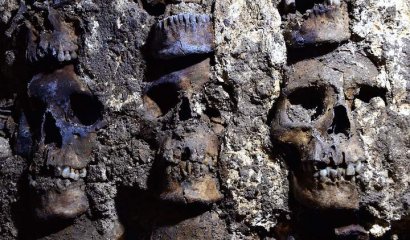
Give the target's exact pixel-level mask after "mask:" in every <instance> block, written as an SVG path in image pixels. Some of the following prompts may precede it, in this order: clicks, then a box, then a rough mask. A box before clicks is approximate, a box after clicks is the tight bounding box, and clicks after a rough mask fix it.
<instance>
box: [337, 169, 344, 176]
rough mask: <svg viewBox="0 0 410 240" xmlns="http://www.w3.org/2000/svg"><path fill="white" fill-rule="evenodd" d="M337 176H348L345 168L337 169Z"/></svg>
mask: <svg viewBox="0 0 410 240" xmlns="http://www.w3.org/2000/svg"><path fill="white" fill-rule="evenodd" d="M337 175H338V176H339V177H341V176H344V175H346V170H345V169H344V168H338V169H337Z"/></svg>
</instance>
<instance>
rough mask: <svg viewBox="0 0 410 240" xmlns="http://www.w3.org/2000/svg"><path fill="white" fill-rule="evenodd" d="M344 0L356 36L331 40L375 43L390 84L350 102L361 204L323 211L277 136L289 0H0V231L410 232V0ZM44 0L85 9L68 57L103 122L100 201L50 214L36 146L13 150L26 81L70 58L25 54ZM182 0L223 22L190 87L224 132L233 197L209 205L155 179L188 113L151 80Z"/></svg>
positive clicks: (90, 179)
mask: <svg viewBox="0 0 410 240" xmlns="http://www.w3.org/2000/svg"><path fill="white" fill-rule="evenodd" d="M346 2H347V4H348V6H349V7H348V9H349V17H350V31H351V37H350V39H349V40H348V41H347V42H345V43H343V44H342V45H343V46H334V47H333V46H332V48H328V49H324V50H325V51H336V50H337V48H339V50H340V49H344V51H349V52H350V54H363V55H365V56H366V57H368V58H369V59H370V60H371V61H372V62H373V64H374V65H375V66H376V67H377V70H378V76H377V78H376V79H377V80H376V81H375V82H374V84H373V85H375V86H377V87H378V89H382V91H381V92H380V91H371V90H370V91H369V92H367V93H363V94H364V95H363V97H364V100H363V99H362V100H357V101H354V103H353V104H354V107H355V112H356V114H355V119H354V121H355V124H356V127H357V129H358V131H359V133H360V137H361V139H362V140H363V142H364V144H365V152H366V153H365V155H366V157H367V159H368V160H367V162H366V168H365V171H364V173H363V179H362V184H361V186H360V190H361V191H360V199H361V200H360V208H359V210H357V211H353V212H348V213H345V212H343V213H340V212H337V213H334V212H325V213H324V212H320V211H316V210H315V209H306V208H304V207H302V206H300V205H299V204H297V203H295V201H294V199H293V198H292V197H291V196H290V191H291V188H292V186H291V184H290V183H289V180H288V179H289V171H288V166H287V165H286V164H285V163H284V162H282V161H281V159H280V157H279V156H277V154H276V152H277V150H278V149H275V147H273V144H272V142H271V137H270V121H271V120H272V115H273V113H272V111H273V109H274V105H275V103H276V100H277V99H278V97H279V95H280V90H281V86H282V84H283V81H282V80H283V78H284V73H285V72H286V69H288V67H289V66H290V65H292V64H294V63H295V62H297V61H298V60H299V59H298V58H295V59H293V58H291V57H292V56H294V55H292V54H294V52H290V51H287V48H286V43H285V41H284V37H283V27H284V26H283V25H282V20H281V15H280V11H279V10H280V8H281V5H280V1H279V0H273V1H272V0H259V1H254V0H224V1H222V0H201V1H199V0H198V1H165V0H164V1H163V0H136V1H125V0H113V1H104V0H67V1H61V0H60V1H57V0H54V1H24V0H23V1H12V0H5V1H1V0H0V210H1V211H0V212H1V214H0V238H1V239H7V240H8V239H50V240H51V239H149V238H150V237H152V238H153V239H164V238H168V239H188V238H190V239H212V238H213V239H331V237H329V236H332V237H334V238H335V234H336V235H337V234H339V235H340V236H341V235H349V234H353V232H355V231H357V232H359V233H360V235H361V236H364V237H366V236H367V234H368V235H369V236H370V239H409V238H410V234H409V230H408V229H409V227H410V210H409V206H410V185H409V184H410V175H409V172H410V166H409V164H408V161H409V159H410V129H409V126H410V116H409V115H410V96H409V91H410V81H409V78H410V58H409V54H410V3H409V2H408V1H407V0H395V1H391V0H349V1H346ZM47 4H48V5H47ZM47 6H52V7H53V8H56V9H58V11H59V13H60V14H62V15H64V20H65V21H67V22H69V23H72V22H75V23H76V34H78V39H77V42H78V46H79V49H78V52H77V55H78V58H77V59H76V60H72V61H71V63H73V64H74V65H75V72H76V74H77V75H78V77H79V79H80V81H82V82H83V83H84V84H86V85H87V87H88V88H89V89H90V91H91V92H92V93H93V94H94V95H95V96H96V97H97V98H98V100H99V101H100V102H101V103H102V105H103V108H104V111H103V119H104V122H105V123H106V125H105V127H104V128H103V129H101V130H99V131H98V132H97V141H98V144H97V146H96V147H95V149H94V151H93V154H92V157H91V159H90V163H89V165H88V166H87V173H88V174H87V177H86V178H85V180H84V181H85V183H86V187H85V192H86V194H87V198H88V201H89V204H90V208H89V209H88V210H87V212H86V213H85V214H83V215H82V216H80V217H78V218H76V219H73V220H71V221H68V222H61V223H60V222H58V223H57V222H54V223H52V224H50V223H45V222H39V221H37V220H36V219H35V218H34V216H33V214H32V209H33V208H32V207H33V206H32V202H31V199H32V198H31V192H30V191H29V188H28V186H29V177H28V173H29V167H30V165H31V162H30V161H31V158H30V157H28V158H27V157H26V156H18V155H17V154H16V151H15V150H16V148H15V146H16V141H17V139H18V135H19V133H20V132H21V131H22V130H21V128H19V125H22V124H21V120H19V117H20V111H21V109H27V108H28V107H29V105H28V103H27V99H26V97H27V83H28V82H29V80H30V79H31V78H32V77H33V76H34V75H36V74H38V73H40V72H42V71H46V72H47V71H51V70H53V69H54V70H55V68H59V67H61V65H59V64H56V63H54V62H51V63H50V62H47V61H48V60H47V61H45V62H40V63H38V64H37V63H34V64H30V63H29V62H28V61H27V59H26V47H27V42H26V39H27V22H30V23H31V24H33V25H34V26H35V27H39V26H40V25H41V24H40V23H42V21H45V22H47V20H46V18H47ZM180 13H195V14H209V15H211V16H213V21H214V28H215V52H214V54H212V56H211V69H210V70H211V77H210V79H209V81H207V82H206V83H205V85H204V86H202V87H201V88H200V89H199V90H198V93H197V94H193V96H192V102H193V103H194V104H193V106H192V109H193V112H195V113H196V114H197V115H206V116H207V117H208V118H209V119H210V121H211V122H212V123H213V124H214V123H217V124H216V125H217V126H219V130H218V131H219V132H218V133H219V141H220V142H221V146H220V151H219V158H218V164H217V167H216V170H215V173H216V175H217V180H218V181H219V187H220V192H221V193H222V195H223V199H222V200H221V201H218V202H216V203H212V204H208V205H205V206H203V205H200V206H197V205H189V206H186V205H178V204H177V205H174V204H173V203H164V202H163V201H160V200H159V199H158V197H157V196H156V195H155V191H154V190H153V189H152V181H154V180H155V179H154V180H153V179H152V176H154V175H153V174H152V169H153V167H154V165H155V160H156V155H157V151H158V149H159V143H158V139H156V136H157V135H158V134H160V133H162V132H163V130H164V129H165V130H169V129H171V128H173V127H175V126H174V125H178V124H179V122H177V123H175V124H174V123H173V122H172V121H171V120H172V119H171V118H169V119H166V118H163V120H162V122H158V121H156V120H155V119H153V118H150V117H147V116H148V114H147V109H146V107H145V106H144V100H143V96H144V91H145V90H146V88H147V87H148V86H149V85H150V81H152V80H153V79H151V78H152V75H154V76H155V74H156V72H155V71H156V70H157V69H159V68H161V67H162V66H160V65H159V64H156V63H155V61H153V60H152V59H151V58H150V57H149V54H148V51H147V50H148V49H147V45H148V41H149V36H150V32H151V26H153V25H154V24H156V23H157V22H158V21H159V20H162V19H164V18H166V17H169V16H172V15H177V14H180ZM36 24H37V25H36ZM43 26H44V28H50V27H51V26H50V25H49V24H45V25H41V27H43ZM77 28H78V29H77ZM45 30H47V31H51V29H45ZM322 50H323V49H322ZM297 53H300V54H297V55H300V56H298V57H299V58H300V57H302V58H310V55H309V53H308V52H304V51H301V52H297ZM305 53H306V54H305ZM60 64H65V63H60ZM177 65H178V63H177ZM384 89H385V91H384ZM373 90H374V89H373ZM209 109H212V110H213V112H211V113H210V112H209V111H207V110H209ZM171 123H172V124H171ZM190 124H191V122H189V124H186V125H183V124H180V125H179V126H180V129H179V130H180V131H183V130H185V128H184V127H182V126H191V125H190ZM23 130H24V129H23ZM19 131H20V132H19ZM213 131H216V130H215V129H213ZM335 216H337V217H335ZM336 218H337V219H336ZM312 219H314V221H312ZM359 225H360V226H359ZM349 226H354V227H352V228H349ZM195 229H199V230H198V231H195ZM352 229H353V230H352ZM357 229H359V230H357ZM363 231H365V232H363ZM350 232H351V233H350ZM339 235H338V236H339ZM323 236H326V237H323Z"/></svg>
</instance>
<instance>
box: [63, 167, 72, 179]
mask: <svg viewBox="0 0 410 240" xmlns="http://www.w3.org/2000/svg"><path fill="white" fill-rule="evenodd" d="M61 176H62V177H63V178H68V177H69V176H70V168H69V167H65V168H64V170H63V172H62V173H61Z"/></svg>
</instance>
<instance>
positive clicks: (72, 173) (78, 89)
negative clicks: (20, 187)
mask: <svg viewBox="0 0 410 240" xmlns="http://www.w3.org/2000/svg"><path fill="white" fill-rule="evenodd" d="M28 95H29V98H30V104H31V106H30V107H31V109H32V111H31V112H30V114H27V116H28V117H27V120H24V121H20V123H24V122H29V125H30V129H31V134H32V138H33V143H34V146H33V148H32V149H33V153H32V159H33V161H32V163H31V166H30V186H31V187H32V189H33V190H34V191H33V192H34V198H35V199H36V201H35V213H36V215H37V216H38V217H39V218H41V219H51V218H53V219H54V218H62V219H70V218H74V217H76V216H78V215H80V214H82V213H84V212H85V211H86V210H87V209H88V200H87V198H86V195H85V193H84V181H83V178H85V177H86V167H87V164H88V162H89V161H90V160H91V159H90V158H91V153H92V148H93V144H94V141H95V138H96V129H97V128H98V125H99V124H100V123H101V121H100V120H101V110H102V109H101V104H100V103H99V102H98V100H96V98H95V97H94V96H93V95H92V94H91V92H90V91H89V89H88V88H87V87H86V86H85V85H84V84H83V83H82V82H81V81H80V80H79V79H78V77H77V76H76V74H75V72H74V67H73V66H72V65H68V66H66V67H64V68H62V69H59V70H56V71H54V72H52V73H45V74H38V75H35V76H34V77H33V79H32V80H31V81H30V83H29V85H28ZM25 116H26V115H25V114H23V115H22V117H23V118H26V117H25ZM20 128H23V129H25V127H24V126H23V127H20ZM23 137H24V136H23Z"/></svg>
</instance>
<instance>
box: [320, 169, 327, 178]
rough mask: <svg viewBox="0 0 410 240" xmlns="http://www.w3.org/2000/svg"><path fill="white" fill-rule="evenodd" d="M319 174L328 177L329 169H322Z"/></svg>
mask: <svg viewBox="0 0 410 240" xmlns="http://www.w3.org/2000/svg"><path fill="white" fill-rule="evenodd" d="M319 174H320V177H327V170H326V169H323V170H320V172H319Z"/></svg>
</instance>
